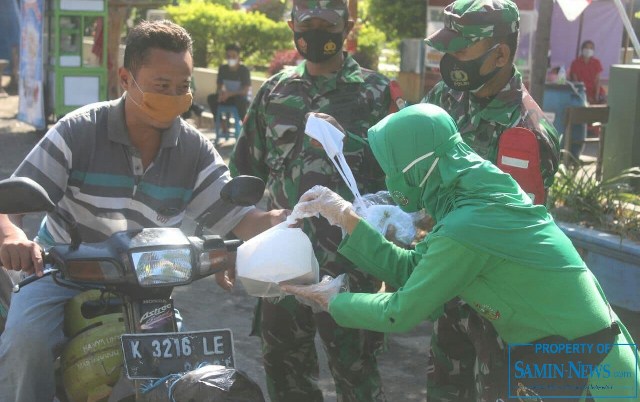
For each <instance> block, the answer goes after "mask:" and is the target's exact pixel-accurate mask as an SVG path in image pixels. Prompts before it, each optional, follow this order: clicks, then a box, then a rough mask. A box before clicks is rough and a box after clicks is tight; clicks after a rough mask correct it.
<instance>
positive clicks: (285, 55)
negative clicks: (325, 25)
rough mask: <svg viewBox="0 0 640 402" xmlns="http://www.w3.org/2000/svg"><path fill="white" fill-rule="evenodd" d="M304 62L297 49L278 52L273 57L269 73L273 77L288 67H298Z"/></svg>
mask: <svg viewBox="0 0 640 402" xmlns="http://www.w3.org/2000/svg"><path fill="white" fill-rule="evenodd" d="M302 60H304V58H303V57H302V56H301V55H300V53H298V51H297V50H296V49H287V50H278V51H277V52H275V54H274V55H273V59H271V63H270V64H269V69H268V70H267V73H268V74H269V75H273V74H275V73H277V72H279V71H280V70H282V69H283V68H285V67H286V66H295V65H297V64H298V63H299V62H301V61H302Z"/></svg>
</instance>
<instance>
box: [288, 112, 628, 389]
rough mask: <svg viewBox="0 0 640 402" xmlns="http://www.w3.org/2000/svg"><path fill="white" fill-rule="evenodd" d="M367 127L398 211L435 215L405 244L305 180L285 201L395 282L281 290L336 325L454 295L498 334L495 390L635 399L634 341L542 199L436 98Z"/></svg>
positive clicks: (365, 321)
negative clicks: (466, 135) (374, 289)
mask: <svg viewBox="0 0 640 402" xmlns="http://www.w3.org/2000/svg"><path fill="white" fill-rule="evenodd" d="M368 138H369V143H370V145H371V149H372V150H373V153H374V155H375V157H376V159H377V160H378V162H379V163H380V166H381V167H382V169H383V170H384V172H385V174H386V183H387V188H388V190H389V192H390V193H391V195H392V197H393V198H394V200H395V201H396V203H397V204H398V205H399V206H400V207H401V208H402V209H404V210H405V211H407V212H412V211H417V210H421V209H424V210H426V211H427V212H428V213H429V214H430V215H431V216H432V217H433V218H434V220H435V222H436V225H435V226H434V228H433V230H432V231H431V233H430V234H429V235H428V236H427V237H426V238H425V239H424V240H423V241H422V242H420V243H419V244H418V245H417V246H416V247H415V249H414V250H405V249H402V248H399V247H397V246H395V245H394V244H393V243H391V242H389V241H387V240H386V239H385V238H384V237H383V236H382V235H381V234H380V233H378V232H377V231H376V230H375V229H373V228H372V227H371V226H370V225H369V224H368V223H367V222H366V221H365V220H363V219H361V218H360V217H359V216H358V215H357V214H356V213H355V212H354V211H353V209H352V206H351V204H350V203H349V202H347V201H345V200H344V199H342V198H341V197H340V196H338V195H337V194H335V193H333V192H332V191H330V190H328V189H326V188H324V187H320V186H316V187H314V188H312V189H311V190H309V191H308V192H307V193H305V194H304V195H303V196H302V197H301V199H300V202H299V204H298V205H297V206H296V209H295V210H297V211H298V213H300V214H302V216H313V215H316V214H318V213H319V214H321V215H323V216H324V217H325V218H327V219H328V220H329V222H331V223H332V224H334V225H337V226H340V227H342V228H343V229H344V230H345V231H346V233H347V236H346V237H345V239H344V240H343V242H342V244H341V245H340V248H339V250H338V251H339V252H340V253H341V254H342V255H344V256H345V257H347V258H349V259H350V260H351V261H353V262H354V263H355V264H356V265H357V266H359V267H361V268H362V269H366V270H367V272H369V273H371V274H373V275H375V276H377V277H378V278H380V279H382V280H384V281H385V282H386V283H387V284H389V285H391V286H392V287H395V288H397V289H398V290H397V291H396V292H394V293H378V294H362V293H349V292H338V290H337V289H338V288H339V286H336V282H337V278H336V279H334V280H330V281H329V282H326V281H323V282H321V283H320V284H318V285H311V286H287V285H282V288H283V290H285V291H286V292H288V293H292V294H296V295H297V296H299V297H300V298H302V299H306V300H307V301H308V302H309V303H310V304H315V305H320V306H321V307H322V308H324V309H325V310H327V311H329V313H330V314H331V316H332V317H333V318H334V319H335V320H336V322H337V323H338V324H340V325H342V326H345V327H353V328H364V329H370V330H374V331H382V332H402V331H407V330H410V329H412V328H413V327H415V326H416V325H418V324H419V323H420V322H421V321H423V320H424V319H435V318H436V317H437V315H438V313H439V312H440V311H441V308H442V306H443V305H444V303H445V302H447V301H448V300H450V299H452V298H453V297H455V296H459V297H460V298H461V299H463V300H464V301H466V302H467V303H469V304H470V305H471V306H472V307H473V308H474V309H476V310H477V311H478V312H479V313H480V314H481V315H482V316H483V317H485V318H487V319H488V320H490V321H491V323H492V324H493V325H494V326H495V328H496V330H497V332H498V333H499V334H500V336H501V337H502V339H504V341H506V342H507V343H508V345H509V347H508V348H505V350H507V352H508V353H509V354H510V356H509V360H508V361H509V367H505V368H503V369H504V370H505V371H504V378H505V384H504V385H505V386H504V390H503V391H504V396H499V397H502V398H503V399H505V400H506V399H507V398H509V397H518V396H520V397H525V396H528V397H530V396H533V395H541V396H543V395H547V396H556V397H559V396H560V397H564V398H571V397H572V396H573V397H579V396H580V395H585V394H586V392H587V390H588V392H589V393H590V394H591V395H592V396H593V397H594V398H595V399H596V400H598V399H599V398H612V397H627V398H631V399H633V398H638V386H639V379H638V375H639V373H640V371H639V369H638V349H637V347H636V346H635V345H633V340H632V339H631V336H630V335H629V333H628V331H627V330H626V328H625V327H624V325H623V324H622V323H621V322H620V320H619V319H618V317H617V316H616V314H615V313H614V312H613V310H611V308H610V306H609V303H608V302H607V300H606V298H605V295H604V293H603V292H602V289H601V288H600V286H599V284H598V282H597V280H596V278H595V277H594V276H593V274H592V273H591V271H589V269H588V268H587V266H586V265H585V263H584V262H583V261H582V259H581V258H580V256H579V255H578V252H577V251H576V249H575V248H574V247H573V245H572V244H571V241H570V240H569V239H568V238H567V237H566V236H565V235H564V233H563V232H562V231H561V230H560V229H559V228H558V226H556V224H555V223H554V221H553V218H552V217H551V216H550V215H549V214H548V212H547V210H546V208H545V207H544V206H539V205H533V204H532V203H531V201H530V199H529V197H528V196H527V195H526V194H525V193H524V192H523V191H522V189H520V187H519V186H518V185H517V184H516V182H515V181H514V180H513V179H512V178H511V176H509V175H508V174H505V173H503V172H502V171H500V170H499V169H498V168H497V167H495V166H494V165H493V164H491V163H490V162H488V161H485V160H484V159H482V158H480V157H479V156H478V155H477V154H475V153H474V152H473V151H472V150H471V148H469V147H468V146H467V145H466V144H465V143H464V142H463V141H462V139H461V137H460V134H459V133H458V130H457V128H456V126H455V123H454V121H453V120H452V119H451V117H450V116H449V115H448V114H447V113H446V112H445V111H444V110H443V109H441V108H439V107H438V106H435V105H430V104H419V105H414V106H410V107H407V108H405V109H403V110H401V111H399V112H397V113H394V114H392V115H389V116H387V117H386V118H384V119H383V120H381V121H380V122H379V123H378V124H376V125H375V126H373V127H372V128H371V129H369V132H368ZM295 210H294V213H295ZM534 342H535V343H534ZM522 344H524V345H522ZM527 400H532V399H527ZM533 400H535V399H533ZM634 400H637V399H634Z"/></svg>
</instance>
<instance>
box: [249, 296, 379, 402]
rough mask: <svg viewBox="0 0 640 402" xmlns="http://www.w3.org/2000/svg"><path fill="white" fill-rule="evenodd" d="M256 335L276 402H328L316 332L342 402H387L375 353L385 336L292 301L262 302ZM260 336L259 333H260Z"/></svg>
mask: <svg viewBox="0 0 640 402" xmlns="http://www.w3.org/2000/svg"><path fill="white" fill-rule="evenodd" d="M257 309H258V310H257V312H256V313H257V314H256V318H258V319H259V323H258V322H256V323H254V334H255V335H257V333H258V332H259V334H260V336H261V338H262V355H263V359H264V370H265V374H266V380H267V388H268V391H269V396H270V397H271V401H272V402H322V401H323V397H322V392H321V390H320V389H319V388H318V385H317V380H318V375H319V366H318V356H317V355H316V348H315V342H314V341H315V336H316V330H317V331H318V333H319V334H320V338H321V339H322V342H323V346H324V350H325V352H326V355H327V359H328V363H329V369H330V371H331V374H332V376H333V379H334V382H335V386H336V394H337V400H338V402H356V401H359V402H368V401H371V402H384V401H386V398H385V395H384V392H383V390H382V383H381V380H380V373H379V372H378V366H377V362H376V357H375V353H376V351H377V350H378V349H379V348H380V346H381V345H382V340H383V339H384V335H383V334H380V333H375V332H370V331H363V330H355V329H349V328H342V327H340V326H338V325H337V324H336V322H335V321H334V320H333V319H332V318H331V316H330V315H329V314H328V313H318V314H314V313H313V312H312V311H311V308H309V307H307V306H305V305H303V304H301V303H299V302H298V301H297V300H296V299H295V298H294V297H292V296H288V297H285V298H283V299H281V300H277V299H260V301H259V304H258V308H257ZM256 330H257V331H256Z"/></svg>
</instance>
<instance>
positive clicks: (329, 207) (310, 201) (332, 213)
mask: <svg viewBox="0 0 640 402" xmlns="http://www.w3.org/2000/svg"><path fill="white" fill-rule="evenodd" d="M352 209H353V206H352V205H351V203H350V202H349V201H346V200H345V199H343V198H342V197H340V196H339V195H338V194H336V193H334V192H333V191H331V190H329V189H328V188H326V187H323V186H313V187H312V188H311V189H309V190H307V192H306V193H304V194H302V197H300V201H298V204H296V206H295V207H294V208H293V212H292V214H291V215H292V217H294V218H296V219H300V218H307V217H310V216H317V215H318V214H320V215H322V216H324V217H325V218H326V219H327V221H329V223H330V224H332V225H335V226H339V227H340V228H342V229H345V225H346V219H347V216H348V214H349V212H350V211H351V210H352Z"/></svg>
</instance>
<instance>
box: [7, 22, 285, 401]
mask: <svg viewBox="0 0 640 402" xmlns="http://www.w3.org/2000/svg"><path fill="white" fill-rule="evenodd" d="M192 70H193V59H192V48H191V37H190V36H189V34H188V33H187V31H186V30H185V29H184V28H182V27H180V26H178V25H176V24H174V23H171V22H169V21H155V22H146V21H145V22H142V23H141V24H139V25H138V26H136V27H134V28H133V29H132V31H131V33H130V34H129V37H128V39H127V43H126V49H125V56H124V66H123V67H120V69H119V71H118V74H119V78H120V83H121V85H122V88H123V89H124V90H125V91H126V92H125V94H124V95H123V96H122V97H121V98H119V99H117V100H114V101H109V102H101V103H96V104H92V105H88V106H85V107H83V108H80V109H78V110H77V111H74V112H72V113H70V114H68V115H67V116H65V117H64V118H63V119H61V120H60V121H58V122H57V123H56V125H55V126H54V127H53V128H51V130H49V132H48V133H47V134H46V135H45V137H44V138H43V139H42V140H41V141H40V143H39V144H37V145H36V146H35V147H34V149H33V150H32V151H31V152H30V153H29V155H28V156H27V157H26V158H25V160H24V161H23V162H22V163H21V164H20V166H19V167H18V168H17V170H16V171H15V172H14V176H26V177H29V178H31V179H33V180H35V181H36V182H38V183H39V184H40V185H41V186H42V187H43V188H44V189H45V190H46V191H47V192H48V194H49V196H50V198H51V199H52V200H53V201H54V203H56V205H57V211H56V214H49V215H48V216H47V217H45V219H44V220H43V223H42V225H41V228H40V231H39V232H38V235H37V237H36V239H35V240H34V241H30V240H29V239H28V238H27V237H26V235H25V233H24V232H23V231H22V230H21V229H20V228H19V227H18V226H16V225H14V224H13V223H12V222H11V221H10V220H9V217H8V216H6V215H0V263H1V264H2V266H4V267H5V268H7V269H9V270H22V271H23V272H26V273H33V272H35V273H36V274H38V275H42V269H43V262H42V257H41V248H42V247H47V246H49V245H52V244H56V243H69V242H70V236H69V234H68V233H67V231H66V227H65V224H64V223H63V222H62V221H61V219H60V218H59V216H60V214H67V215H70V216H71V217H72V218H73V220H75V221H76V222H77V224H78V228H79V232H80V234H81V237H82V239H83V241H85V242H96V241H102V240H105V239H106V238H107V237H109V236H110V235H111V234H112V233H114V232H117V231H122V230H131V229H138V228H145V227H178V226H180V224H181V223H182V220H183V218H184V217H185V215H188V216H190V217H193V218H194V219H196V221H198V222H199V223H202V224H204V225H206V226H207V227H209V228H210V229H211V230H212V231H214V232H215V233H219V234H226V233H228V232H230V231H232V232H233V233H234V234H235V235H236V236H238V237H240V238H241V239H248V238H250V237H252V236H253V235H255V234H257V233H259V232H261V231H262V230H264V229H266V228H268V227H270V226H272V225H274V224H276V223H279V222H281V221H282V220H284V218H285V215H286V213H285V211H284V210H276V211H270V212H265V211H260V210H258V209H256V208H253V207H234V206H231V205H228V204H226V203H224V202H223V201H221V199H220V189H221V187H222V186H223V185H224V184H225V183H226V182H228V181H229V180H230V179H231V177H230V175H229V172H228V168H227V166H226V165H225V163H224V161H223V160H222V158H221V156H220V155H219V154H218V152H217V151H216V150H215V148H214V147H213V145H212V144H211V143H210V142H209V141H208V140H207V139H206V138H205V137H204V136H202V135H201V134H200V133H199V132H198V131H197V130H196V129H194V128H193V127H191V126H189V125H188V124H186V123H185V122H184V121H183V120H182V119H180V117H179V116H180V115H181V114H182V113H183V112H185V111H186V110H187V109H188V108H189V106H190V105H191V101H192V95H191V93H190V90H189V88H190V86H189V84H190V80H191V74H192ZM216 279H217V280H218V283H219V284H220V285H221V286H222V287H224V288H230V287H231V285H232V281H233V276H232V275H230V277H222V276H221V277H217V278H216ZM77 293H78V291H76V290H73V289H68V288H64V287H60V286H58V285H56V284H55V283H53V281H52V279H51V277H46V278H43V279H41V280H38V281H36V282H34V283H32V284H30V285H29V286H27V287H25V288H24V289H23V290H21V291H20V293H17V294H14V295H13V298H12V300H11V307H10V310H9V316H8V318H7V323H6V328H5V330H4V333H3V334H2V337H0V401H2V402H5V401H51V400H53V398H54V392H55V381H54V368H53V364H54V361H55V357H56V355H57V353H58V352H59V349H60V346H61V345H62V344H63V343H64V341H65V339H64V334H63V330H62V328H63V315H64V304H65V302H66V301H67V300H69V299H70V298H71V297H73V296H74V295H75V294H77Z"/></svg>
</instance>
